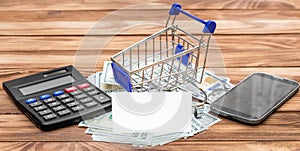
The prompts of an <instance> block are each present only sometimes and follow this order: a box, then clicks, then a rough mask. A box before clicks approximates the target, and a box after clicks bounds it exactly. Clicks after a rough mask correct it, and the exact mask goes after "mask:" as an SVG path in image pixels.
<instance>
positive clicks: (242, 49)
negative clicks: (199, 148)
mask: <svg viewBox="0 0 300 151" xmlns="http://www.w3.org/2000/svg"><path fill="white" fill-rule="evenodd" d="M298 36H299V35H298V34H293V35H265V36H264V35H241V36H228V35H226V36H224V35H222V36H221V35H216V36H214V38H215V41H213V42H211V48H215V46H218V47H220V49H221V51H219V50H218V49H216V50H215V49H211V50H210V52H209V56H208V58H209V63H210V64H213V63H214V62H218V63H220V62H222V60H220V59H218V58H216V57H215V56H220V55H222V58H223V61H224V63H225V66H226V67H253V66H263V67H278V66H299V65H300V62H299V60H300V56H298V55H295V54H297V52H298V49H299V48H300V44H299V43H298V41H297V38H298ZM145 37H146V36H130V37H125V36H117V37H114V38H113V39H112V40H111V41H110V42H109V43H108V44H107V45H106V47H105V49H104V50H103V51H102V52H101V53H100V50H99V49H100V46H101V45H102V46H103V45H105V44H106V41H105V39H106V37H101V36H95V37H88V38H89V40H87V41H88V42H87V43H82V42H81V41H82V40H83V38H84V37H77V36H54V37H43V36H33V37H32V36H30V37H26V36H25V37H24V36H21V37H19V36H12V37H10V36H8V37H6V36H3V37H0V54H1V55H0V58H1V59H0V65H3V66H6V67H14V66H16V65H17V66H24V65H26V66H31V67H38V68H39V67H43V66H46V65H47V66H48V65H49V61H52V62H56V63H58V64H61V65H67V64H72V63H73V62H75V63H76V62H78V60H80V59H83V57H82V56H80V55H79V53H82V52H84V53H85V55H90V58H88V60H89V61H90V63H92V61H93V60H92V59H94V61H95V62H97V58H96V56H97V54H98V55H100V56H101V58H100V63H102V61H104V60H109V58H110V57H111V56H112V55H114V54H116V53H117V52H119V51H121V50H122V49H124V48H126V47H128V46H130V45H132V44H133V43H135V42H137V41H139V40H141V39H143V38H145ZM85 38H87V37H85ZM283 39H284V40H283ZM215 42H216V43H215ZM216 44H217V45H216ZM80 46H81V49H80V51H77V50H78V49H79V48H80ZM37 50H38V51H37ZM76 53H77V56H76V55H75V54H76ZM32 54H34V55H32ZM24 55H26V57H24ZM41 57H42V58H44V59H40V58H41ZM258 60H259V61H258ZM83 61H84V60H83ZM78 63H79V62H78ZM211 66H214V65H211ZM25 68H26V67H25Z"/></svg>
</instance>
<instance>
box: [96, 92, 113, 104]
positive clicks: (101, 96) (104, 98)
mask: <svg viewBox="0 0 300 151" xmlns="http://www.w3.org/2000/svg"><path fill="white" fill-rule="evenodd" d="M94 98H95V99H96V100H97V101H99V102H100V103H105V102H107V101H110V98H108V97H107V96H105V95H104V94H99V95H95V96H94Z"/></svg>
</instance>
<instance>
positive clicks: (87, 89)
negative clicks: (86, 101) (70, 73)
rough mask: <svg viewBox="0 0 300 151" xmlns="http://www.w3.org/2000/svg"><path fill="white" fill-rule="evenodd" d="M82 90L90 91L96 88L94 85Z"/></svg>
mask: <svg viewBox="0 0 300 151" xmlns="http://www.w3.org/2000/svg"><path fill="white" fill-rule="evenodd" d="M82 90H83V91H85V92H89V91H92V90H94V88H93V87H87V88H84V89H82Z"/></svg>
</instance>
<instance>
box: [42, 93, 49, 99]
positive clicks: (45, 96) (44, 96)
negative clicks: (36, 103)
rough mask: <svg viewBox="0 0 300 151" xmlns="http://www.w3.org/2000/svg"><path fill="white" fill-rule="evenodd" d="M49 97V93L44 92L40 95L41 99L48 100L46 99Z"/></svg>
mask: <svg viewBox="0 0 300 151" xmlns="http://www.w3.org/2000/svg"><path fill="white" fill-rule="evenodd" d="M49 98H50V95H49V94H44V95H41V96H40V100H46V99H49Z"/></svg>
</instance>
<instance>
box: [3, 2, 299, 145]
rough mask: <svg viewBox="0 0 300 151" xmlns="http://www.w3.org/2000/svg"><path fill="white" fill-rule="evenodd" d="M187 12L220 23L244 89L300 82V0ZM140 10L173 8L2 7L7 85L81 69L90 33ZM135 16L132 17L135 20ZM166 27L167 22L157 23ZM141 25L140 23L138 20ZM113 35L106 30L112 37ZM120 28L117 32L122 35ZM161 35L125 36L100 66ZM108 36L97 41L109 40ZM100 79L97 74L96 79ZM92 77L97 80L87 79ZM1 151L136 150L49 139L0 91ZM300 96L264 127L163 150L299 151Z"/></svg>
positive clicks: (62, 132)
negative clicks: (113, 17) (80, 54)
mask: <svg viewBox="0 0 300 151" xmlns="http://www.w3.org/2000/svg"><path fill="white" fill-rule="evenodd" d="M178 2H180V3H182V5H183V6H184V8H185V9H187V10H188V11H190V12H191V13H193V14H196V15H198V16H201V17H202V18H203V19H213V20H216V22H217V23H218V28H217V31H216V34H215V36H214V37H215V39H216V41H217V42H218V44H219V46H220V48H221V50H222V55H223V57H224V63H225V67H226V73H227V74H226V76H228V77H229V78H231V79H232V82H233V83H237V82H238V81H240V80H242V79H243V78H244V77H246V76H247V75H249V74H251V73H253V72H256V71H261V72H267V73H270V74H275V75H279V76H283V77H287V78H291V79H294V80H297V81H300V55H299V54H300V53H299V48H300V43H299V36H300V20H299V19H300V10H299V9H300V1H299V0H289V1H287V0H227V1H224V0H201V1H200V0H199V2H192V0H190V1H186V0H185V1H183V0H182V2H181V1H179V0H178ZM136 3H155V4H151V5H153V7H148V8H142V9H141V10H139V9H132V10H131V11H132V13H131V14H139V12H140V11H142V10H143V11H144V10H148V11H149V10H150V11H153V10H154V11H163V10H166V9H168V8H165V7H162V8H161V7H157V4H165V5H167V6H169V5H170V4H171V2H165V1H159V0H144V1H138V0H136V1H123V0H110V1H108V0H107V1H104V0H99V1H96V0H74V1H72V0H64V1H51V0H46V1H37V0H27V1H23V0H2V1H1V2H0V68H1V69H0V81H1V82H3V81H7V80H11V79H15V78H18V77H22V76H26V75H30V74H34V73H37V72H40V71H45V70H48V69H52V68H56V67H60V66H64V65H69V64H73V63H74V59H75V53H76V51H77V49H78V48H79V46H80V42H81V40H82V39H83V37H84V35H85V34H86V33H87V32H88V30H89V28H90V27H92V26H93V25H94V23H96V22H97V21H98V20H99V19H101V18H102V17H104V16H106V15H108V14H109V13H110V12H113V11H115V10H118V9H120V8H123V7H126V6H130V5H133V4H136ZM128 15H130V14H128ZM156 19H162V20H165V18H156ZM137 20H138V18H137ZM110 28H113V27H104V28H103V30H110ZM114 28H116V27H114ZM156 30H157V29H155V28H150V27H149V28H147V30H144V29H143V28H134V29H129V30H126V31H123V32H122V33H120V34H118V35H117V36H116V37H115V38H114V39H113V40H112V42H111V43H110V45H108V46H107V47H106V48H105V50H104V51H103V53H102V54H103V55H102V57H101V59H100V61H99V63H98V64H97V68H96V69H97V70H95V71H99V70H100V69H101V68H102V62H103V60H104V59H108V58H109V56H111V55H112V54H114V53H116V52H118V51H120V50H122V49H123V48H125V47H126V46H129V45H130V44H132V43H134V42H136V41H138V40H140V39H142V38H143V37H146V36H148V35H150V34H152V33H153V32H154V31H156ZM101 36H105V35H97V34H95V35H94V37H95V38H97V37H101ZM95 71H93V72H95ZM85 74H86V75H87V74H91V73H85ZM0 100H1V102H0V148H1V149H0V150H22V149H23V150H35V149H38V150H131V149H133V148H132V147H131V146H127V145H121V144H113V143H102V142H93V141H92V140H91V137H90V136H89V135H85V134H84V130H85V129H83V128H77V125H74V126H70V127H66V128H62V129H58V130H54V131H51V132H42V131H40V130H39V129H38V128H36V127H35V126H34V125H33V124H32V123H31V122H30V121H29V120H28V119H27V117H25V116H24V115H23V114H22V113H21V112H20V111H19V110H18V109H17V108H16V106H15V105H14V104H13V102H12V101H11V99H10V98H9V97H8V96H7V94H6V93H5V92H4V91H3V88H2V86H1V91H0ZM299 110H300V94H299V93H298V94H296V96H294V97H293V98H292V99H290V100H289V101H288V102H287V103H286V104H284V105H283V106H282V107H280V108H279V109H278V111H276V112H275V113H274V114H273V115H271V116H270V118H269V119H267V120H266V121H265V122H264V123H262V124H261V125H259V126H246V125H243V124H239V123H236V122H233V121H230V120H227V119H224V118H222V121H221V122H220V123H218V124H216V125H214V126H213V127H212V128H210V129H209V130H208V131H207V132H205V133H204V134H202V135H196V136H195V137H192V138H189V139H187V140H178V141H176V142H173V143H170V144H168V145H165V146H161V147H155V148H153V149H158V150H299V149H300V141H299V140H300V128H299V127H300V112H299Z"/></svg>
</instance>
